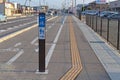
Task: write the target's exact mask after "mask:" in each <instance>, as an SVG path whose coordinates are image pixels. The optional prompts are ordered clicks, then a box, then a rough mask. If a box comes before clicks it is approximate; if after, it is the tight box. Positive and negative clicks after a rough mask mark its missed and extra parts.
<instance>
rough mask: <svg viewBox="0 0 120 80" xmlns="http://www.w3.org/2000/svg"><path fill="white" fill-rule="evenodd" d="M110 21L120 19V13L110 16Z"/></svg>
mask: <svg viewBox="0 0 120 80" xmlns="http://www.w3.org/2000/svg"><path fill="white" fill-rule="evenodd" d="M108 18H109V19H120V13H118V14H112V15H110V16H108Z"/></svg>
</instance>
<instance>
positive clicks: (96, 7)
mask: <svg viewBox="0 0 120 80" xmlns="http://www.w3.org/2000/svg"><path fill="white" fill-rule="evenodd" d="M108 8H109V5H108V3H103V4H102V3H101V4H98V3H96V1H93V2H91V3H89V5H88V7H87V9H88V10H100V11H102V10H107V9H108Z"/></svg>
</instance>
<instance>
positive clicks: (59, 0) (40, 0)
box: [9, 0, 115, 8]
mask: <svg viewBox="0 0 120 80" xmlns="http://www.w3.org/2000/svg"><path fill="white" fill-rule="evenodd" d="M9 1H10V2H17V3H20V4H22V5H24V4H25V0H9ZM65 1H66V3H67V4H66V6H68V3H70V1H71V0H31V2H30V5H31V6H39V5H40V4H41V5H43V4H45V5H48V6H49V7H50V8H62V4H63V2H65ZM83 1H84V4H88V3H90V2H92V1H95V0H76V4H83ZM106 1H107V2H109V1H110V2H111V1H115V0H106ZM28 3H29V0H27V4H26V5H28Z"/></svg>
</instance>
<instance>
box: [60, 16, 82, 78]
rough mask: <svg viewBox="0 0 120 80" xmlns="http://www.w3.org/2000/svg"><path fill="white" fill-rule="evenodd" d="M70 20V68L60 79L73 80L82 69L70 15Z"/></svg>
mask: <svg viewBox="0 0 120 80" xmlns="http://www.w3.org/2000/svg"><path fill="white" fill-rule="evenodd" d="M69 22H70V44H71V57H72V68H71V69H70V70H69V71H68V72H67V73H66V74H65V75H64V76H63V77H62V78H61V79H60V80H74V79H75V78H76V77H77V75H78V74H79V73H80V71H81V70H82V64H81V59H80V55H79V51H78V47H77V43H76V38H75V33H74V28H73V27H74V26H73V24H72V22H71V17H70V18H69Z"/></svg>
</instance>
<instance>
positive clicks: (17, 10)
mask: <svg viewBox="0 0 120 80" xmlns="http://www.w3.org/2000/svg"><path fill="white" fill-rule="evenodd" d="M13 4H14V9H15V14H19V13H22V7H21V5H20V4H19V3H16V2H15V3H13Z"/></svg>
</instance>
